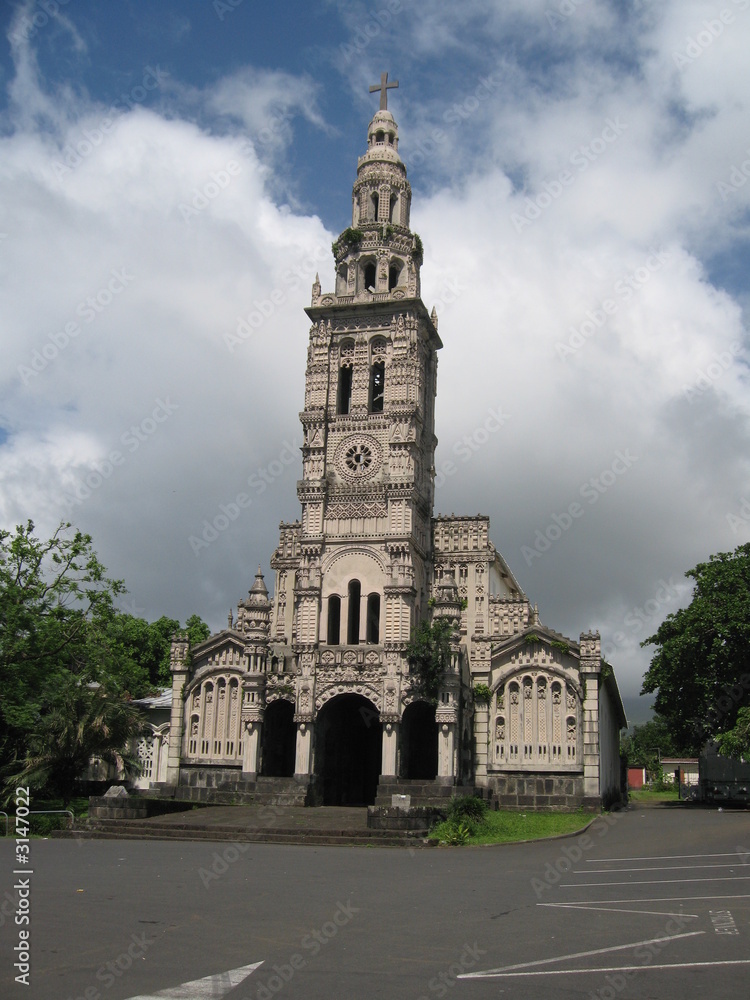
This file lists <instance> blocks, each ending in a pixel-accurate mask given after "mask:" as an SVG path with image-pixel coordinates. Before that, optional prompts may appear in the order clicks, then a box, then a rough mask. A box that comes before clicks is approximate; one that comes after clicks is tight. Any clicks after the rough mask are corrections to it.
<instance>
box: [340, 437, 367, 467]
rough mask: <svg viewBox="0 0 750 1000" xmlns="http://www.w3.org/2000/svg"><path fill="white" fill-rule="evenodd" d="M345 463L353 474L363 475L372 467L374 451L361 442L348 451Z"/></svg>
mask: <svg viewBox="0 0 750 1000" xmlns="http://www.w3.org/2000/svg"><path fill="white" fill-rule="evenodd" d="M344 461H345V462H346V464H347V467H348V468H349V469H351V471H352V472H353V473H355V474H356V475H361V474H362V473H363V472H365V471H366V470H367V469H369V467H370V466H371V465H372V451H371V450H370V449H369V448H368V447H367V445H366V444H363V443H362V442H361V441H359V442H357V444H353V445H352V446H351V448H348V449H347V451H346V453H345V455H344Z"/></svg>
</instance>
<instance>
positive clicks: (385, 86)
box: [370, 73, 398, 111]
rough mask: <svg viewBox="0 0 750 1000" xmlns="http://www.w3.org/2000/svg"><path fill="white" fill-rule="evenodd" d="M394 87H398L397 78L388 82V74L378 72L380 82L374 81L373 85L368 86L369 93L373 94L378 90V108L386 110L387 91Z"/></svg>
mask: <svg viewBox="0 0 750 1000" xmlns="http://www.w3.org/2000/svg"><path fill="white" fill-rule="evenodd" d="M394 87H398V80H393V81H392V82H391V83H388V74H387V73H381V74H380V83H376V84H375V85H374V86H373V87H370V93H371V94H374V93H375V92H376V91H377V90H379V91H380V110H381V111H387V110H388V91H389V90H393V88H394Z"/></svg>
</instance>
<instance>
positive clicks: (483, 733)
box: [474, 701, 490, 785]
mask: <svg viewBox="0 0 750 1000" xmlns="http://www.w3.org/2000/svg"><path fill="white" fill-rule="evenodd" d="M489 734H490V706H489V705H488V704H487V703H486V702H483V701H481V702H480V701H477V702H474V754H475V757H474V760H475V775H476V778H477V781H478V783H479V784H480V785H486V784H487V764H488V763H489V760H488V753H489Z"/></svg>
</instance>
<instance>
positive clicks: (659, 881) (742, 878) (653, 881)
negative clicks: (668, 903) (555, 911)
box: [560, 875, 750, 889]
mask: <svg viewBox="0 0 750 1000" xmlns="http://www.w3.org/2000/svg"><path fill="white" fill-rule="evenodd" d="M686 882H750V875H733V876H732V877H731V878H725V877H724V876H723V875H722V876H720V877H718V878H650V879H645V880H644V881H634V882H561V883H560V888H561V889H585V888H587V887H588V886H600V885H603V886H610V885H684V884H685V883H686Z"/></svg>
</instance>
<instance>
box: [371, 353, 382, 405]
mask: <svg viewBox="0 0 750 1000" xmlns="http://www.w3.org/2000/svg"><path fill="white" fill-rule="evenodd" d="M384 403H385V361H376V362H375V363H374V364H373V366H372V369H371V371H370V413H382V412H383V404H384Z"/></svg>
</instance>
